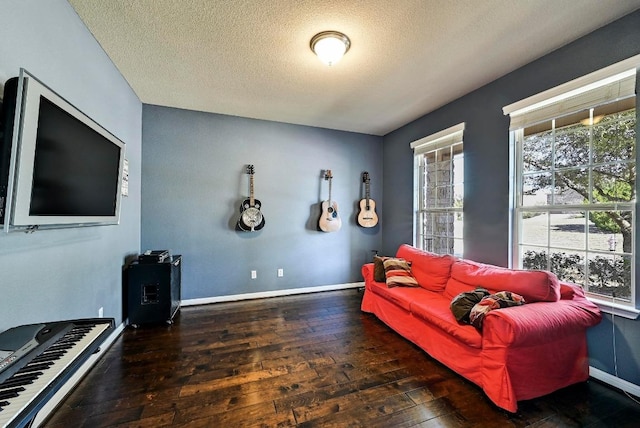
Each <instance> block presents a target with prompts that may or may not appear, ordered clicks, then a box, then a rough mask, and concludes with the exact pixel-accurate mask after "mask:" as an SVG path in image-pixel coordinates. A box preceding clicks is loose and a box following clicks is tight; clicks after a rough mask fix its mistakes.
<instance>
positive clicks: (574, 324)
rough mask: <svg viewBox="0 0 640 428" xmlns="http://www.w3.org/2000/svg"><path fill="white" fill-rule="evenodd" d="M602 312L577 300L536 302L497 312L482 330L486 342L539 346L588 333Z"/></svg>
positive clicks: (488, 318)
mask: <svg viewBox="0 0 640 428" xmlns="http://www.w3.org/2000/svg"><path fill="white" fill-rule="evenodd" d="M601 319H602V316H601V314H600V311H599V310H597V307H596V309H595V310H593V309H592V308H591V307H590V306H583V305H581V304H580V302H575V301H573V300H560V301H557V302H536V303H528V304H525V305H522V306H514V307H511V308H503V309H498V310H493V311H491V312H489V313H488V314H487V316H486V317H485V320H484V326H483V329H482V335H483V342H485V344H487V343H493V344H496V345H509V346H513V345H523V346H529V345H537V344H543V343H548V342H553V341H556V340H560V339H562V338H563V337H566V336H570V335H574V334H581V333H584V332H585V330H586V329H587V328H588V327H591V326H594V325H596V324H598V323H599V322H600V320H601Z"/></svg>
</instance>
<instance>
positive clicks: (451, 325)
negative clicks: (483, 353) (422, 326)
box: [411, 294, 482, 349]
mask: <svg viewBox="0 0 640 428" xmlns="http://www.w3.org/2000/svg"><path fill="white" fill-rule="evenodd" d="M411 313H412V314H413V316H415V317H416V318H421V319H423V320H425V321H426V322H428V323H429V324H431V325H434V326H437V327H438V328H440V329H442V330H444V331H445V332H446V333H448V334H450V335H451V336H453V337H455V338H456V339H457V340H459V341H461V342H463V343H464V344H465V345H468V346H471V347H473V348H477V349H481V348H482V335H481V334H480V332H478V330H477V329H476V328H474V327H472V326H470V325H468V324H460V323H458V321H456V319H455V318H454V316H453V314H452V313H451V309H449V300H447V299H445V298H443V297H442V295H439V294H438V295H436V296H435V298H432V299H425V298H421V299H416V300H414V301H413V302H412V303H411Z"/></svg>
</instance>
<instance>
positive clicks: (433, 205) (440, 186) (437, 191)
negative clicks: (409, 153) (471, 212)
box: [411, 123, 464, 257]
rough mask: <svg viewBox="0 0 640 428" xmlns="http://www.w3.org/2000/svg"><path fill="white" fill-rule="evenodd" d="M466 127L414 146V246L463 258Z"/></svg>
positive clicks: (415, 143)
mask: <svg viewBox="0 0 640 428" xmlns="http://www.w3.org/2000/svg"><path fill="white" fill-rule="evenodd" d="M463 131H464V123H462V124H460V125H456V126H454V127H451V128H449V129H445V130H444V131H441V132H438V133H436V134H433V135H431V136H428V137H425V138H422V139H420V140H418V141H414V142H413V143H411V148H412V149H413V150H414V157H415V161H414V171H415V178H414V193H415V197H414V207H415V212H414V225H415V234H414V236H415V242H414V245H415V246H416V247H418V248H421V249H423V250H426V251H431V252H434V253H438V254H453V255H456V256H459V257H462V254H463V239H462V230H463V229H462V225H463V213H462V208H463V199H464V154H463V150H462V134H463Z"/></svg>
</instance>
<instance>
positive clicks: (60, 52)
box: [0, 0, 142, 331]
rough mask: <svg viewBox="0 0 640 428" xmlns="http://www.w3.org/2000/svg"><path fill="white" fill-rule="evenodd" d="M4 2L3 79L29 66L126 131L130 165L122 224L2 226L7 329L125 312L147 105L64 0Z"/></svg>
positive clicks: (0, 312) (136, 243) (0, 261)
mask: <svg viewBox="0 0 640 428" xmlns="http://www.w3.org/2000/svg"><path fill="white" fill-rule="evenodd" d="M0 11H1V12H0V83H1V84H3V83H4V82H5V81H6V79H7V78H9V77H13V76H17V75H18V72H19V69H20V67H23V68H25V69H27V70H29V71H30V72H31V73H33V74H34V75H35V76H36V77H38V78H39V79H40V80H42V81H43V82H45V83H46V84H47V85H48V86H50V87H51V88H53V89H54V90H55V91H57V92H58V93H60V94H61V95H62V96H64V97H65V98H66V99H67V100H69V101H70V102H71V103H73V104H74V105H75V106H77V107H78V108H79V109H81V110H82V111H83V112H85V113H86V114H87V115H89V116H90V117H92V118H93V119H94V120H96V121H97V122H98V123H100V124H101V125H102V126H104V127H105V128H106V129H108V130H109V131H110V132H111V133H113V134H115V135H116V136H117V137H118V138H120V139H121V140H122V141H124V142H125V143H126V145H127V146H126V157H127V158H128V160H129V169H130V176H129V180H130V186H129V197H128V198H123V203H122V216H121V222H120V225H118V226H101V227H86V228H77V229H65V230H43V231H38V232H36V233H34V234H30V235H28V234H25V233H19V232H16V233H10V234H4V233H2V234H0V293H1V294H2V297H1V298H0V331H1V330H4V329H6V328H9V327H12V326H15V325H20V324H26V323H32V322H40V321H49V320H59V319H72V318H80V317H96V316H97V315H98V308H100V307H103V308H104V315H105V316H108V317H114V318H116V320H117V321H120V320H121V317H122V299H121V287H122V285H121V284H122V281H121V277H122V275H121V271H122V265H123V263H124V259H125V257H126V256H127V255H128V254H132V253H133V254H135V253H137V252H138V251H139V247H140V156H141V129H142V125H141V117H142V116H141V115H142V112H141V110H142V105H141V103H140V101H139V100H138V98H137V97H136V96H135V94H134V93H133V92H132V90H131V89H130V88H129V86H128V84H127V83H126V82H125V80H124V79H123V78H122V76H121V75H120V73H119V72H118V70H117V69H116V68H115V66H114V65H113V64H112V62H111V61H110V60H109V58H107V56H106V55H105V54H104V52H103V51H102V49H101V47H100V46H99V45H98V43H97V42H96V41H95V39H94V38H93V36H92V35H91V34H90V33H89V31H88V30H87V29H86V27H85V26H84V24H83V23H82V21H81V20H80V19H79V18H78V16H77V15H76V13H75V11H74V10H73V9H72V8H71V6H70V5H69V4H68V3H67V2H66V1H65V0H47V1H41V0H11V1H8V0H2V1H0ZM2 86H3V85H2Z"/></svg>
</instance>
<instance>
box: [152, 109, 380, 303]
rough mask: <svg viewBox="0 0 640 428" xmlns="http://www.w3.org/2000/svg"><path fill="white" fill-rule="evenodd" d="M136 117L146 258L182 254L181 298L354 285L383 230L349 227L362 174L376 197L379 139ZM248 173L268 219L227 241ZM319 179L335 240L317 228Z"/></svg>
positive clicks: (207, 118)
mask: <svg viewBox="0 0 640 428" xmlns="http://www.w3.org/2000/svg"><path fill="white" fill-rule="evenodd" d="M142 117H143V120H142V122H143V132H142V154H143V162H142V218H143V222H142V249H143V250H144V249H170V250H171V251H172V252H173V253H174V254H182V255H183V268H182V278H183V281H182V293H183V298H185V299H195V298H209V297H218V296H229V295H237V294H246V293H259V292H267V291H274V290H288V289H295V288H306V287H315V286H322V285H334V284H343V283H350V282H357V281H362V276H361V274H360V268H361V266H362V263H364V262H366V261H369V260H371V257H372V253H371V250H374V249H380V244H381V225H380V224H379V225H378V226H376V227H375V228H371V229H363V228H361V227H358V226H356V222H355V217H356V214H357V212H358V210H357V209H356V207H357V202H358V201H359V200H360V199H361V198H362V197H363V193H362V191H363V186H362V172H363V171H368V172H369V173H370V175H371V192H372V193H371V197H372V198H373V199H374V200H378V201H379V200H381V199H382V197H381V195H382V138H381V137H375V136H370V135H364V134H356V133H348V132H341V131H334V130H328V129H320V128H313V127H306V126H298V125H289V124H284V123H276V122H268V121H261V120H253V119H246V118H240V117H233V116H224V115H217V114H210V113H201V112H195V111H187V110H180V109H172V108H166V107H159V106H152V105H144V106H143V115H142ZM247 164H253V165H254V167H255V176H254V179H255V197H256V198H257V199H259V200H260V201H261V202H262V205H263V206H262V212H263V214H264V216H265V219H266V225H265V227H264V228H263V229H262V230H261V231H257V232H237V231H235V224H236V222H237V219H238V216H239V207H240V204H241V202H242V200H243V199H244V198H246V197H247V196H248V193H249V190H248V182H249V181H248V175H247V174H246V165H247ZM325 169H331V170H332V172H333V177H334V178H333V192H332V199H334V200H335V201H337V202H338V205H339V210H338V211H339V213H340V216H341V218H342V229H341V230H339V231H338V232H332V233H324V232H319V231H318V230H317V225H318V218H319V215H320V211H321V209H320V206H319V203H320V202H321V201H322V200H324V199H327V198H328V182H326V181H324V180H322V177H321V174H322V171H323V170H325ZM381 222H382V221H381ZM278 268H282V269H284V277H282V278H278V277H277V275H276V273H277V269H278ZM251 270H256V271H257V275H258V277H257V279H255V280H251V279H250V271H251Z"/></svg>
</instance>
